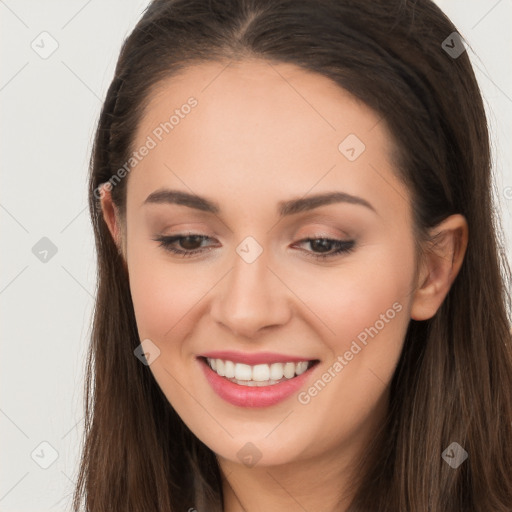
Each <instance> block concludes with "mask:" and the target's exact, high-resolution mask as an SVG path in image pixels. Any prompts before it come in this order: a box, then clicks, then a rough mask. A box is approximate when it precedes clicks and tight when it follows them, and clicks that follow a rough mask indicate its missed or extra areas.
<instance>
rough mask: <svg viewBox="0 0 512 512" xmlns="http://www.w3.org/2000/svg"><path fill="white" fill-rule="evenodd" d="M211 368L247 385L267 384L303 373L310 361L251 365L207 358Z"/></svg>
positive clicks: (223, 375) (221, 374)
mask: <svg viewBox="0 0 512 512" xmlns="http://www.w3.org/2000/svg"><path fill="white" fill-rule="evenodd" d="M206 360H207V361H208V365H209V366H210V368H211V369H212V370H213V371H215V372H216V373H217V374H218V375H220V376H221V377H226V378H227V379H230V380H231V381H233V382H237V383H242V384H243V385H246V386H266V385H269V384H277V383H278V381H280V380H281V379H283V377H284V378H286V379H292V378H293V377H295V376H296V375H301V374H302V373H304V372H305V371H306V370H307V369H308V368H309V366H310V364H311V362H310V361H300V362H299V363H292V362H289V363H272V364H270V365H269V364H257V365H254V366H250V365H248V364H243V363H234V362H233V361H227V360H223V359H210V358H209V357H207V358H206Z"/></svg>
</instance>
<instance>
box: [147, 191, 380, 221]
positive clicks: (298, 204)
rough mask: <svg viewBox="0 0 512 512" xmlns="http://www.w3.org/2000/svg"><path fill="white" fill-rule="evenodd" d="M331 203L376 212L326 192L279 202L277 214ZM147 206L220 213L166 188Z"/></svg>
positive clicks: (358, 200) (216, 206)
mask: <svg viewBox="0 0 512 512" xmlns="http://www.w3.org/2000/svg"><path fill="white" fill-rule="evenodd" d="M333 203H349V204H356V205H361V206H365V207H366V208H368V209H370V210H372V211H373V212H375V213H377V210H375V208H374V207H373V206H372V205H371V204H370V203H369V202H368V201H366V200H365V199H363V198H361V197H358V196H353V195H351V194H347V193H346V192H326V193H323V194H315V195H310V196H308V197H302V198H300V199H291V200H288V201H279V203H278V213H279V216H280V217H285V216H288V215H294V214H296V213H301V212H305V211H309V210H313V209H314V208H318V207H320V206H324V205H328V204H333ZM147 204H178V205H182V206H188V207H189V208H194V209H196V210H201V211H204V212H208V213H214V214H218V213H219V212H220V206H219V204H218V203H216V202H215V201H212V200H210V199H207V198H205V197H201V196H198V195H195V194H189V193H188V192H184V191H181V190H170V189H166V188H163V189H158V190H155V191H154V192H152V193H151V194H149V196H148V197H147V198H146V200H145V201H144V203H142V205H143V206H144V205H147Z"/></svg>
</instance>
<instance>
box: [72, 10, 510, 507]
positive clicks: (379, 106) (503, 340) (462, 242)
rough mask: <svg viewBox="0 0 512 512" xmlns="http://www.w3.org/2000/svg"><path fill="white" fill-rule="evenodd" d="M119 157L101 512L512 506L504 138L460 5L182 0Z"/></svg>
mask: <svg viewBox="0 0 512 512" xmlns="http://www.w3.org/2000/svg"><path fill="white" fill-rule="evenodd" d="M91 164H92V165H91V175H90V188H89V197H90V212H91V216H92V221H93V225H94V230H95V236H96V244H97V251H98V272H99V274H98V295H97V304H96V309H95V314H94V325H93V332H92V340H91V347H90V353H89V359H88V375H87V377H88V378H87V382H86V385H87V388H86V392H87V396H86V402H87V404H86V432H85V435H86V438H85V446H84V450H83V457H82V463H81V468H80V475H79V481H78V485H77V489H76V493H75V502H74V506H75V510H79V507H80V504H81V502H82V499H83V501H84V502H85V504H86V509H87V510H90V511H91V512H92V511H99V510H115V511H122V510H126V511H128V510H129V511H137V510H140V511H143V510H144V511H149V510H151V511H152V510H158V511H171V510H172V511H181V510H197V511H199V512H202V511H206V512H213V511H226V512H238V511H242V510H245V511H248V512H251V511H257V510H282V509H283V507H287V509H288V510H309V511H343V512H356V511H357V512H368V511H393V512H396V511H404V512H405V511H407V512H425V511H427V510H428V511H431V512H446V511H450V512H451V511H472V512H473V511H474V512H476V511H482V512H483V511H485V512H490V511H500V512H505V511H510V510H511V509H512V477H511V471H510V470H511V468H512V391H511V390H512V355H511V336H510V324H509V318H508V317H507V306H508V305H509V304H510V302H509V295H508V288H507V286H509V283H510V273H509V271H508V267H507V264H506V261H504V260H500V257H499V254H500V253H499V245H498V235H497V228H496V227H495V220H496V219H494V217H493V215H492V211H493V206H492V202H491V195H490V187H491V174H490V156H489V137H488V132H487V125H486V119H485V113H484V108H483V105H482V98H481V95H480V92H479V89H478V86H477V82H476V80H475V76H474V73H473V71H472V68H471V65H470V62H469V59H468V56H467V53H466V52H465V46H464V43H463V41H462V39H461V38H460V36H459V35H458V33H457V30H456V28H455V27H454V25H453V24H452V23H451V22H450V21H449V20H448V19H447V18H446V16H445V15H444V14H443V13H442V12H441V11H440V9H439V8H438V7H436V6H435V5H434V4H433V3H432V2H430V1H428V0H421V1H416V2H409V1H398V0H396V1H389V0H386V1H384V0H379V1H375V0H371V1H370V0H368V1H361V0H357V1H356V0H338V1H335V0H293V1H290V0H232V1H228V2H217V1H215V0H208V1H205V0H186V1H185V0H174V1H173V0H154V1H153V2H152V3H151V4H150V6H149V7H148V9H147V11H146V12H145V14H144V16H143V17H142V19H141V20H140V21H139V23H138V24H137V26H136V27H135V29H134V31H133V32H132V33H131V35H130V36H129V37H128V39H127V40H126V42H125V43H124V46H123V48H122V51H121V55H120V58H119V62H118V64H117V68H116V73H115V77H114V80H113V81H112V84H111V86H110V88H109V90H108V93H107V98H106V100H105V104H104V107H103V111H102V114H101V117H100V120H99V126H98V129H97V134H96V140H95V145H94V150H93V157H92V162H91ZM501 271H502V272H501Z"/></svg>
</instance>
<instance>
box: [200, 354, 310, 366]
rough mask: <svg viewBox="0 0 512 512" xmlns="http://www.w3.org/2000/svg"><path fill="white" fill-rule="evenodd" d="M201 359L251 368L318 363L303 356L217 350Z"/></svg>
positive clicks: (202, 355)
mask: <svg viewBox="0 0 512 512" xmlns="http://www.w3.org/2000/svg"><path fill="white" fill-rule="evenodd" d="M199 357H208V358H210V359H224V360H228V361H233V362H234V363H243V364H248V365H250V366H254V365H256V364H272V363H287V362H291V363H298V362H300V361H316V359H310V358H307V357H301V356H290V355H286V354H276V353H274V352H252V353H251V352H234V351H231V350H215V351H212V352H205V353H204V354H201V355H200V356H199Z"/></svg>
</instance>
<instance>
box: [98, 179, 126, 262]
mask: <svg viewBox="0 0 512 512" xmlns="http://www.w3.org/2000/svg"><path fill="white" fill-rule="evenodd" d="M100 196H101V199H100V201H101V210H102V213H103V219H104V220H105V223H106V224H107V226H108V229H109V231H110V234H111V235H112V238H113V240H114V243H115V244H116V245H117V249H118V251H119V254H122V255H124V252H125V251H124V240H123V235H122V223H121V216H120V214H119V210H118V208H117V206H116V205H115V204H114V202H113V200H112V194H111V190H110V187H108V184H105V183H103V184H102V185H101V187H100Z"/></svg>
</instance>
